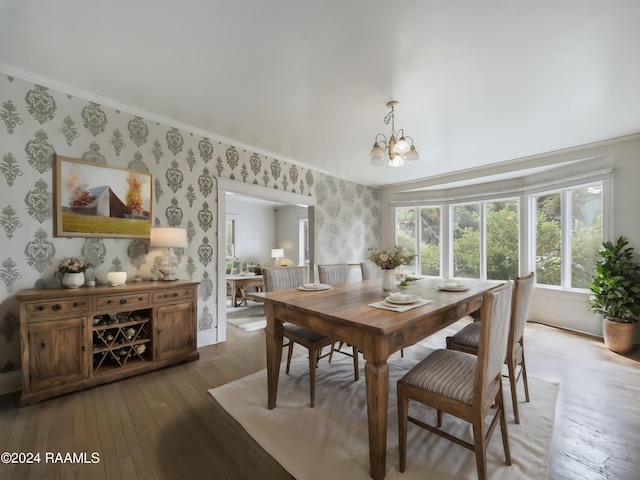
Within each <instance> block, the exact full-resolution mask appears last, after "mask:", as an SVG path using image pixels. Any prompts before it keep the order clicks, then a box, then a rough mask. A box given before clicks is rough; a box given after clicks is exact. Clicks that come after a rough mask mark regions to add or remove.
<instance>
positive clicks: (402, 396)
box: [398, 385, 409, 472]
mask: <svg viewBox="0 0 640 480" xmlns="http://www.w3.org/2000/svg"><path fill="white" fill-rule="evenodd" d="M408 410H409V399H408V398H407V394H406V393H405V391H404V389H403V388H402V387H401V386H400V385H398V446H399V452H400V472H404V471H405V469H406V467H407V417H408V415H409V411H408Z"/></svg>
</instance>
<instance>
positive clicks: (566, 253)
mask: <svg viewBox="0 0 640 480" xmlns="http://www.w3.org/2000/svg"><path fill="white" fill-rule="evenodd" d="M560 198H561V204H560V205H561V207H560V212H561V213H560V222H561V225H562V226H561V239H562V240H561V242H562V244H561V245H562V246H561V250H560V255H561V259H562V269H561V280H560V286H561V287H562V288H571V234H572V230H573V229H572V225H571V219H572V218H573V215H572V212H571V190H569V189H564V190H562V195H561V196H560Z"/></svg>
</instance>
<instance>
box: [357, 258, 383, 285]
mask: <svg viewBox="0 0 640 480" xmlns="http://www.w3.org/2000/svg"><path fill="white" fill-rule="evenodd" d="M360 270H361V271H362V280H369V279H370V278H380V277H382V270H381V269H380V267H378V266H377V265H376V264H375V263H373V262H371V261H369V260H367V261H365V262H360Z"/></svg>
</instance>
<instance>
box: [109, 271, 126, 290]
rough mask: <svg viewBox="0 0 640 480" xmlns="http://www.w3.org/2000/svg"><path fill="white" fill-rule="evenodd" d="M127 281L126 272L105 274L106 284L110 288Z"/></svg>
mask: <svg viewBox="0 0 640 480" xmlns="http://www.w3.org/2000/svg"><path fill="white" fill-rule="evenodd" d="M126 281H127V272H109V273H107V283H108V284H109V286H110V287H117V286H119V285H124V284H125V282H126Z"/></svg>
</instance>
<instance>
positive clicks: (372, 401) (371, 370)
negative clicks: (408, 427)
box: [364, 361, 389, 480]
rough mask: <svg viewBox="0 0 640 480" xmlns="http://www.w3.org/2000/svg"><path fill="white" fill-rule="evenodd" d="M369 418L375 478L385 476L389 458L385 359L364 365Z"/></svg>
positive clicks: (371, 472)
mask: <svg viewBox="0 0 640 480" xmlns="http://www.w3.org/2000/svg"><path fill="white" fill-rule="evenodd" d="M364 373H365V379H366V382H367V416H368V419H369V473H370V475H371V478H373V479H374V480H381V479H382V478H384V474H385V470H386V463H385V462H386V459H387V413H388V408H389V365H388V364H387V362H386V361H384V362H383V363H382V364H380V365H375V364H373V363H372V362H370V361H367V363H366V364H365V366H364Z"/></svg>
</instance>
